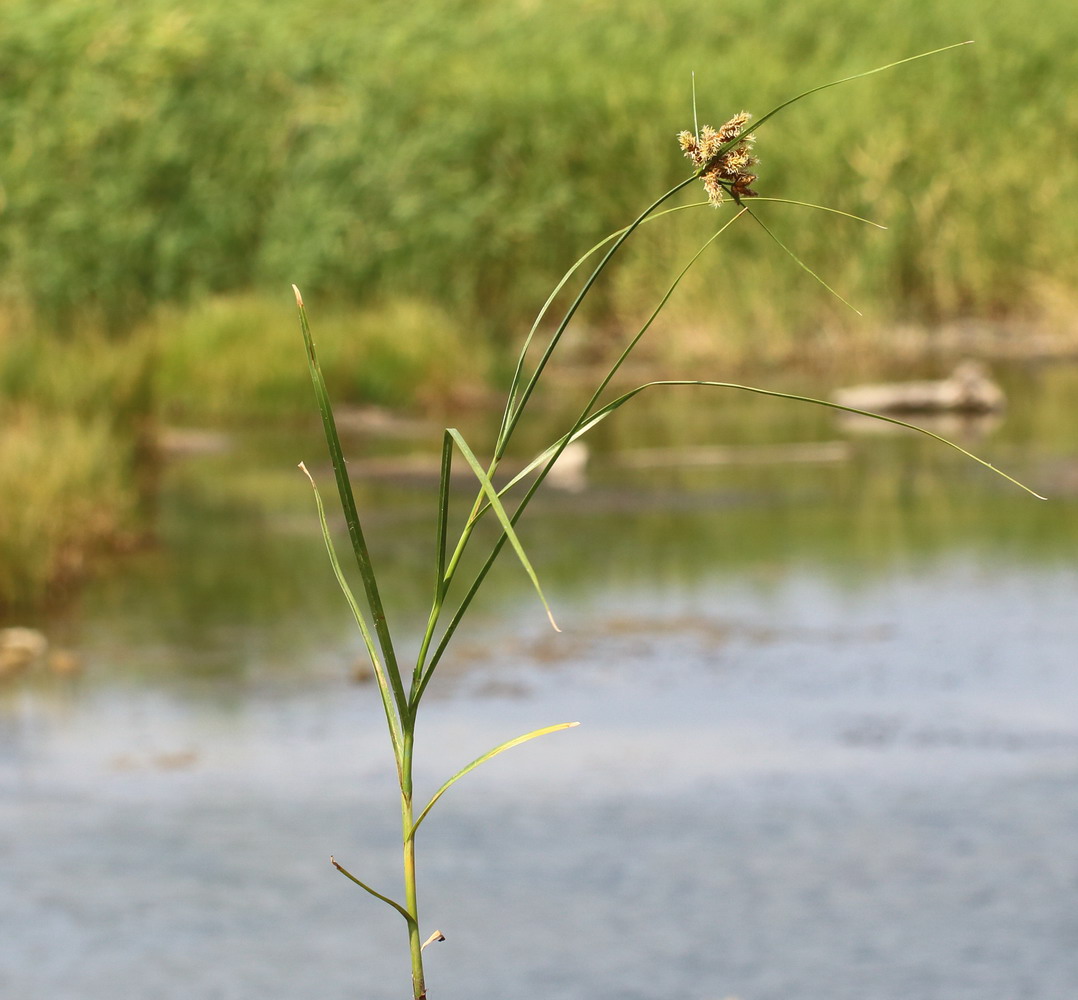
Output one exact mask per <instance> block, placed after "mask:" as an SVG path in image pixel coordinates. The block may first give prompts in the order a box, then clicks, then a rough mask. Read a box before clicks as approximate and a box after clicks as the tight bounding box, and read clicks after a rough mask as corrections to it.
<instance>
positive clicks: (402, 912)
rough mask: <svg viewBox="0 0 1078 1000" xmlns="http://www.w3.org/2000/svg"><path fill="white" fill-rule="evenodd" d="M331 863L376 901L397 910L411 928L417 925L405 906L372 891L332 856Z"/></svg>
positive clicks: (330, 857)
mask: <svg viewBox="0 0 1078 1000" xmlns="http://www.w3.org/2000/svg"><path fill="white" fill-rule="evenodd" d="M329 863H330V864H331V865H333V867H334V868H336V869H337V871H339V872H340V873H341V874H342V875H343V876H344V877H345V878H350V879H351V880H352V881H353V882H355V884H356V885H358V886H359V887H360V888H361V889H366V890H367V892H369V893H370V894H371V895H372V896H373V897H374V898H375V899H380V900H381V901H382V902H383V903H387V904H389V905H390V906H392V907H393V909H394V910H396V911H397V912H398V913H399V914H400V915H401V916H402V917H404V919H405V920H406V921H407V922H408V925H409V926H412V925H414V924H415V922H416V921H415V917H413V916H412V915H411V914H410V913H409V912H408V911H407V910H406V909H405V908H404V907H403V906H401V904H400V903H398V902H397V901H396V900H394V899H390V898H389V897H388V896H383V895H382V894H381V893H380V892H378V891H377V890H375V889H372V888H371V887H370V886H369V885H367V883H366V882H361V881H360V880H359V879H358V878H356V877H355V875H353V874H352V873H351V872H350V871H349V870H348V869H347V868H345V867H344V866H343V865H341V864H338V862H337V860H336V858H334V857H333V855H332V854H331V855H330V856H329Z"/></svg>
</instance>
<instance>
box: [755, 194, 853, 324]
mask: <svg viewBox="0 0 1078 1000" xmlns="http://www.w3.org/2000/svg"><path fill="white" fill-rule="evenodd" d="M748 213H749V215H751V216H752V218H753V220H754V221H755V222H756V224H757V225H758V226H759V227H760V228H761V229H762V230H763V231H764V232H765V233H767V235H768V236H770V237H771V239H773V240H774V241H775V242H776V243H777V244H778V245H779V246H780V247H782V249H783V250H785V251H786V253H787V254H789V256H790V257H792V258H793V260H794V263H795V264H797V266H798V267H800V268H801V269H802V270H803V271H807V272H808V273H809V274H811V275H812V277H814V278H815V279H816V280H817V281H818V282H819V283H820V284H821V285H823V287H824V288H826V289H827V290H828V291H829V292H830V293H831V294H832V295H833V296H834V297H835V298H836V299H838V300H839V302H841V303H842V304H843V305H844V306H848V307H849V308H850V309H852V310H853V311H854V312H855V313H857V315H858V316H860V315H862V313H861V310H860V309H858V308H857V307H856V306H855V305H853V304H852V303H851V302H849V301H847V300H846V299H844V298H843V297H842V296H841V295H839V293H838V292H836V291H835V290H834V289H833V288H832V287H831V286H830V285H829V284H828V283H827V282H826V281H824V280H823V278H821V277H820V276H819V275H818V274H817V273H816V272H815V271H814V270H812V268H811V267H809V266H808V264H806V263H805V262H804V261H803V260H802V259H801V258H800V257H798V256H797V254H795V253H794V252H793V251H792V250H791V249H790V248H789V247H788V246H787V245H786V244H785V243H783V242H782V240H780V239H779V238H778V237H777V236H776V235H775V234H774V233H773V232H772V231H771V230H770V229H769V228H768V227H767V226H766V225H764V223H763V222H762V221H761V220H760V217H759V216H758V215H757V214H756V213H755V212H753V211H752V209H748Z"/></svg>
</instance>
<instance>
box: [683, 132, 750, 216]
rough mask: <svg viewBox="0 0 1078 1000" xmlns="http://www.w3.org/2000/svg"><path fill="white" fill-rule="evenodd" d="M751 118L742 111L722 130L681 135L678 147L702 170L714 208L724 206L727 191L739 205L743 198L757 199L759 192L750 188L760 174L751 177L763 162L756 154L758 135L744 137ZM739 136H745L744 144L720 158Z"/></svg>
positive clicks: (741, 139) (742, 141) (734, 147)
mask: <svg viewBox="0 0 1078 1000" xmlns="http://www.w3.org/2000/svg"><path fill="white" fill-rule="evenodd" d="M751 117H752V115H750V114H749V113H748V112H747V111H742V112H740V114H736V115H734V117H733V118H731V119H730V120H729V121H728V122H727V123H726V124H725V125H723V126H722V128H720V129H714V128H712V127H711V126H710V125H705V126H704V127H703V128H702V129H700V134H699V135H693V134H692V132H680V133H679V134H678V137H677V141H678V145H679V146H681V151H682V152H683V153H684V154H685V155H686V156H687V157H688V158H689V159H690V160H692V162H693V163H694V164H695V165H696V167H697V169H698V170H699V172H700V178H701V180H703V182H704V190H705V191H707V199H708V201H710V202H711V204H712V205H721V204H722V193H723V191H729V192H730V194H731V195H733V198H734V201H736V202H738V203H739V204H740V202H741V199H742V198H755V197H756V192H755V191H753V190H752V188H750V187H749V185H750V184H752V182H753V181H754V180H756V175H755V174H750V173H749V168H750V167H752V166H753V165H755V164H756V163H759V162H760V161H759V160H758V159H757V158H756V157H755V156H754V155H753V153H752V146H753V143H754V142H756V136H754V135H753V134H752V133H751V132H750V133H748V134H746V135H741V133H742V131H743V130H744V128H745V126H746V125H748V123H749V119H750V118H751ZM738 136H740V137H741V138H740V141H739V142H737V144H736V145H734V146H731V147H730V148H729V149H728V150H726V152H725V153H722V154H721V155H720V150H721V149H722V147H723V146H725V145H726V144H727V143H729V142H732V141H733V140H735V139H737V138H738Z"/></svg>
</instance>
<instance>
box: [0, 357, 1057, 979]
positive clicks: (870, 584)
mask: <svg viewBox="0 0 1078 1000" xmlns="http://www.w3.org/2000/svg"><path fill="white" fill-rule="evenodd" d="M1076 381H1078V380H1076V379H1075V375H1074V373H1073V372H1071V371H1067V370H1066V369H1047V370H1032V371H1029V370H1027V371H1015V372H1012V373H1010V374H1009V376H1008V388H1009V389H1010V390H1011V396H1012V399H1013V400H1014V401H1015V402H1014V405H1013V406H1012V409H1011V412H1010V413H1009V414H1008V416H1007V418H1006V419H1005V420H1004V421H1003V423H1002V424H1000V425H999V426H998V427H996V428H995V429H994V430H990V431H987V432H984V435H985V436H984V437H983V438H982V439H981V440H979V441H977V442H976V446H977V448H978V449H979V450H982V451H985V452H987V453H988V454H989V455H990V457H992V459H993V460H995V461H996V462H997V463H998V464H1000V465H1002V466H1005V467H1007V468H1008V469H1009V470H1013V471H1014V472H1015V473H1016V474H1018V475H1020V476H1025V477H1027V478H1029V479H1031V480H1033V484H1034V485H1037V486H1040V487H1042V488H1043V489H1044V490H1045V491H1047V492H1049V493H1052V494H1054V497H1055V499H1053V501H1052V502H1051V503H1050V504H1041V503H1038V502H1037V501H1034V500H1031V499H1027V498H1026V497H1025V496H1023V495H1022V494H1020V493H1019V492H1018V491H1016V490H1014V489H1013V488H1011V487H1009V486H1008V485H1007V484H1006V483H1003V482H1002V481H999V480H995V479H993V478H992V477H991V476H990V475H989V474H988V473H986V472H983V471H982V470H979V469H976V468H974V467H971V466H969V465H967V464H964V463H962V462H961V461H958V460H955V459H954V458H952V456H950V455H947V454H945V453H943V452H942V451H941V450H940V449H939V448H938V447H934V446H926V445H925V444H923V443H922V442H920V441H916V440H913V439H911V438H908V437H899V438H892V437H883V438H879V439H873V440H871V441H868V440H866V439H865V438H862V437H858V436H855V435H853V434H852V433H851V432H849V431H848V430H847V429H845V428H842V427H838V426H836V425H835V424H834V423H833V422H832V421H831V420H830V419H829V418H828V417H827V415H826V414H816V413H811V414H807V413H802V412H799V411H798V412H795V413H794V414H793V415H791V414H790V412H789V411H788V410H787V409H785V408H781V407H777V406H776V405H775V404H770V405H760V404H758V403H753V404H752V405H751V406H749V407H747V408H746V407H743V406H737V407H733V406H728V405H726V404H715V405H714V408H713V409H711V408H705V407H704V406H702V405H701V400H700V399H699V398H695V399H687V400H686V401H684V402H674V403H669V402H668V403H665V404H663V405H662V406H658V405H657V406H655V407H654V408H651V409H647V408H645V409H642V410H640V411H638V415H637V416H635V417H633V418H632V419H631V420H630V422H629V423H628V424H623V425H620V426H619V427H618V428H617V429H616V430H615V429H611V430H610V432H609V433H608V434H606V436H600V437H599V438H598V439H597V440H596V442H595V454H594V456H593V461H592V463H591V466H590V468H589V472H588V476H587V481H586V484H585V486H584V488H583V489H581V490H579V491H576V492H572V491H564V490H563V491H560V492H553V493H551V494H550V495H549V496H548V497H547V499H546V500H545V501H543V502H542V503H541V504H540V505H539V506H538V507H537V509H536V511H535V517H534V518H532V519H531V521H530V522H526V525H525V529H524V533H523V537H524V540H525V543H526V544H528V545H529V547H530V549H531V552H532V554H533V556H534V560H535V562H536V565H537V568H538V569H539V571H540V573H541V574H542V576H543V578H544V582H545V585H546V588H547V591H548V595H549V597H550V598H551V602H552V604H553V606H554V609H555V612H556V614H557V616H558V619H559V622H560V624H561V625H562V628H563V630H564V631H563V633H562V634H561V635H555V634H553V633H552V632H550V631H549V629H548V627H547V626H546V625H545V616H544V615H543V613H542V610H541V608H539V607H538V606H537V604H536V602H535V601H534V598H533V596H532V595H531V594H530V592H529V586H528V583H527V581H526V579H524V577H523V574H522V573H521V572H520V569H519V566H514V565H513V564H512V563H511V562H508V561H507V562H506V563H505V565H504V566H502V567H501V569H500V571H498V575H497V576H496V578H495V580H494V585H493V587H492V589H491V591H490V594H489V596H488V597H487V598H486V599H485V600H484V601H483V602H482V603H481V604H480V605H479V606H477V608H476V613H475V617H474V619H472V624H471V626H470V627H468V628H466V629H465V630H463V631H462V634H461V637H460V643H459V645H458V646H457V648H456V650H455V652H454V653H453V654H452V655H451V656H450V657H449V658H448V659H447V662H446V663H445V666H444V672H443V674H442V675H440V677H439V678H438V679H436V682H435V683H434V685H432V688H431V696H430V699H429V701H428V702H426V703H425V706H424V710H425V713H426V715H425V718H424V720H423V722H422V724H421V730H420V740H421V747H422V748H423V749H422V750H421V752H420V758H419V761H418V771H419V783H420V787H422V788H424V789H426V790H428V791H430V790H433V788H435V787H437V785H438V784H439V783H440V782H441V780H443V779H444V777H446V776H447V774H448V773H449V772H451V770H453V769H454V768H455V767H457V766H459V765H461V764H463V763H465V762H466V761H468V760H470V759H471V758H473V757H475V756H476V755H478V754H479V753H481V752H482V751H484V750H485V749H487V748H488V747H490V746H492V745H494V744H496V743H499V742H501V741H503V740H505V739H507V738H509V737H512V736H514V735H517V734H518V733H520V732H524V731H527V730H529V729H533V728H536V727H538V726H542V725H547V724H550V723H553V722H559V721H569V720H579V721H580V722H581V723H582V725H581V726H580V727H579V728H577V729H574V730H571V731H568V732H564V733H558V734H555V735H552V736H550V737H547V738H545V739H544V740H542V741H537V742H535V743H532V744H529V745H528V746H525V747H521V748H519V749H517V750H514V751H512V753H511V754H507V755H505V756H503V757H501V758H499V759H498V760H497V761H494V762H492V763H491V764H488V765H486V766H485V768H483V769H480V770H479V771H477V772H475V773H474V774H472V775H469V776H468V778H467V779H466V780H465V781H463V782H461V784H460V785H458V786H456V787H455V788H454V789H453V790H452V792H451V793H450V794H448V795H447V796H446V797H445V799H443V800H442V801H441V802H440V803H439V805H438V806H437V807H436V810H435V811H434V812H433V813H432V814H431V817H430V820H429V821H428V823H427V824H425V827H424V830H423V833H422V835H421V842H420V852H421V866H422V878H423V882H424V897H423V901H422V902H423V920H424V924H425V926H426V927H427V928H428V929H430V930H433V928H434V927H439V928H440V929H441V930H443V931H444V933H445V934H446V937H447V941H446V942H445V943H443V944H440V945H437V946H432V947H431V949H429V950H428V952H427V955H428V958H429V979H430V986H431V996H432V997H442V998H446V1000H451V998H461V1000H464V998H469V1000H472V998H475V997H481V996H489V997H506V996H512V995H523V996H534V997H544V998H565V1000H577V998H581V1000H582V998H585V997H587V998H595V997H619V998H630V1000H635V998H640V1000H645V998H646V1000H653V998H658V997H673V996H693V997H700V998H703V1000H711V998H714V1000H722V998H725V997H730V996H736V997H740V998H743V1000H788V998H790V997H794V996H796V997H799V998H801V1000H866V998H881V1000H885V998H891V997H895V998H900V997H901V998H908V997H926V998H927V997H931V998H933V1000H967V998H968V1000H974V998H976V1000H983V998H985V997H987V996H995V997H1019V996H1020V997H1023V998H1045V1000H1049V998H1052V1000H1057V998H1060V997H1066V996H1073V995H1078V947H1076V945H1078V905H1076V903H1075V899H1076V898H1078V841H1076V839H1075V836H1074V831H1075V829H1078V780H1076V779H1078V671H1076V669H1075V654H1074V650H1075V649H1076V648H1078V616H1076V615H1075V613H1074V609H1075V607H1076V601H1078V569H1076V564H1075V560H1074V537H1075V533H1076V526H1078V518H1076V516H1075V515H1076V506H1075V500H1074V497H1075V495H1076V494H1078V476H1076V475H1075V473H1074V471H1073V470H1075V469H1076V468H1078V460H1076V457H1075V456H1076V455H1078V442H1076V440H1075V428H1074V426H1073V422H1071V421H1069V420H1067V419H1066V417H1067V415H1068V413H1069V409H1068V405H1067V400H1069V399H1073V398H1075V397H1074V394H1073V393H1074V390H1075V389H1076V388H1078V385H1076ZM1024 401H1027V402H1024ZM432 441H433V442H437V436H436V434H435V435H433V436H432V437H431V438H430V439H426V438H423V437H421V438H420V439H418V440H417V441H415V442H406V443H405V445H404V447H405V448H406V449H408V450H411V451H412V452H417V453H422V454H426V453H427V452H429V451H430V450H431V442H432ZM715 441H719V442H722V443H724V444H727V445H733V446H740V447H743V448H752V449H757V451H756V452H754V453H750V452H744V453H742V456H741V460H738V458H737V456H736V454H735V455H731V456H727V457H728V459H729V460H728V461H724V462H723V464H720V465H717V466H713V467H704V468H691V469H685V468H682V469H680V471H674V472H671V471H670V470H669V469H667V468H664V467H661V464H657V463H656V462H655V461H651V462H650V463H649V462H646V461H645V462H635V463H634V462H631V461H628V460H626V455H627V454H628V452H629V449H630V448H641V447H643V446H645V445H647V446H648V447H655V446H657V445H658V444H660V443H673V444H675V445H677V446H678V447H682V448H695V447H698V446H701V445H705V444H709V443H713V442H715ZM791 444H824V445H828V446H831V445H835V444H838V445H840V446H841V451H840V452H839V453H837V457H836V456H832V457H831V458H826V457H824V458H821V459H819V460H812V461H790V460H788V459H789V457H790V453H789V452H787V460H784V461H771V460H769V459H768V457H767V454H766V452H761V451H759V449H766V448H769V447H777V446H782V447H783V448H786V447H787V446H789V445H791ZM318 448H319V444H318V440H317V429H316V428H311V430H310V433H306V432H304V433H303V434H283V433H278V432H274V433H273V434H268V435H267V434H250V435H246V436H241V437H240V438H238V439H237V440H236V443H235V446H234V447H233V449H232V450H231V451H228V452H226V453H224V454H216V455H212V454H211V455H202V456H197V457H189V458H186V459H183V460H182V461H177V462H176V463H175V464H174V465H172V466H171V467H170V469H169V471H168V474H167V477H166V479H165V481H164V483H163V490H162V494H161V511H160V515H161V516H160V525H161V545H160V546H159V547H158V548H157V549H156V550H154V551H152V552H149V553H146V554H145V555H143V556H140V557H138V558H137V559H136V560H135V561H134V562H133V563H131V564H128V565H127V567H126V572H125V573H123V574H121V575H116V576H113V577H112V578H110V579H106V580H102V581H101V582H100V583H99V584H97V585H95V587H93V588H92V589H91V590H90V591H89V592H88V593H87V594H86V595H85V598H84V599H83V600H82V601H81V602H80V604H79V605H78V606H77V607H75V608H73V609H70V610H69V611H68V612H67V613H66V614H65V615H63V616H58V617H56V618H54V619H52V620H46V621H44V622H40V623H38V624H42V625H43V626H44V627H46V629H47V630H48V631H49V633H50V636H51V638H53V640H54V641H55V642H57V643H60V644H63V645H67V646H70V647H72V648H74V649H75V650H76V651H77V653H78V655H79V656H80V658H81V660H82V663H83V666H84V672H83V674H82V675H81V676H79V677H78V678H75V679H64V678H55V677H48V676H35V677H31V678H28V679H26V680H25V681H23V682H20V683H18V684H16V685H8V686H7V687H5V688H4V689H2V690H0V855H2V857H3V866H2V869H0V872H2V874H0V899H2V903H3V905H2V906H0V994H2V995H3V996H5V997H8V996H10V997H12V998H19V1000H21V998H24V997H25V998H38V997H48V998H53V997H64V998H71V1000H98V998H104V997H110V998H111V997H115V996H117V995H122V996H124V997H130V998H134V1000H138V998H147V1000H149V998H153V1000H171V998H174V997H175V998H180V997H183V998H185V1000H186V998H190V997H205V998H228V1000H231V998H236V1000H240V998H243V1000H247V998H254V997H258V998H260V1000H275V998H282V1000H283V998H286V997H288V998H295V997H307V996H317V997H321V998H329V1000H335V998H342V1000H343V998H346V997H348V998H352V997H362V998H371V1000H381V998H387V1000H388V998H390V997H401V996H407V995H408V994H407V989H408V972H407V963H406V954H405V951H404V947H403V945H404V929H403V925H402V921H401V920H400V919H399V917H397V916H396V915H395V914H393V913H392V912H391V911H388V910H386V909H384V908H382V907H380V906H379V904H377V903H376V902H375V901H373V900H371V899H370V898H369V897H367V896H365V894H363V893H362V892H360V891H359V890H358V889H356V888H355V887H354V886H352V885H351V884H350V883H348V882H346V881H345V880H344V879H342V878H341V877H340V876H339V875H338V874H336V873H335V872H334V871H333V870H332V869H331V868H330V866H329V863H328V856H329V855H330V854H331V853H332V854H334V855H335V856H336V857H337V858H338V860H340V861H341V862H342V863H343V864H345V865H347V866H348V867H349V868H351V869H352V870H353V871H355V872H356V873H357V874H358V875H360V877H365V878H367V879H368V880H369V881H370V882H372V883H374V884H375V885H377V886H379V887H381V888H382V889H383V890H384V891H388V892H396V890H395V888H394V887H395V886H396V884H397V877H398V876H397V873H396V872H397V848H396V846H395V844H394V841H395V839H396V838H397V836H398V832H397V829H396V826H397V819H396V806H395V803H394V800H393V784H392V777H391V774H390V770H391V766H390V763H389V756H388V748H387V746H386V739H385V737H384V735H383V733H382V730H381V725H382V723H381V722H380V720H379V716H380V709H379V707H378V705H377V700H376V696H375V692H374V689H373V687H372V686H370V685H369V684H357V683H355V682H354V681H353V680H352V673H353V664H354V663H355V661H356V660H357V658H358V656H359V652H360V646H359V643H358V642H357V640H356V637H355V636H354V634H353V633H352V631H351V630H350V628H349V624H348V615H347V609H346V608H345V607H344V605H343V603H342V602H341V600H340V598H339V596H338V595H337V594H336V593H335V591H334V585H333V581H332V579H331V578H330V575H329V572H328V569H327V567H326V565H325V561H324V553H323V552H322V551H321V549H320V542H319V538H318V533H317V524H316V522H315V521H314V519H313V514H312V511H311V509H310V494H309V488H308V487H306V485H305V483H304V482H303V481H302V480H301V479H300V478H299V477H298V474H297V473H296V472H295V470H294V465H295V462H297V461H299V460H300V459H305V460H307V461H308V462H309V463H310V464H311V465H312V467H316V466H318V464H319V459H318V455H319V451H318ZM351 448H352V449H353V454H354V459H353V461H354V464H356V465H357V466H358V465H360V464H361V462H362V460H363V459H364V457H366V456H370V455H374V454H377V453H381V452H385V451H387V450H399V449H400V448H401V445H400V443H399V442H398V443H396V444H394V445H392V446H390V445H387V444H385V443H380V442H376V441H369V440H364V439H362V438H357V439H356V440H354V441H353V442H352V445H351ZM686 454H687V453H686ZM775 454H776V455H777V454H778V452H776V453H775ZM822 454H826V452H824V453H822ZM320 478H321V479H322V481H323V482H325V483H327V484H328V476H326V474H325V469H324V468H323V469H322V470H321V477H320ZM359 495H360V503H361V505H362V506H363V508H364V509H365V510H367V511H368V512H369V514H368V521H367V523H368V534H369V535H370V537H371V540H372V546H373V547H374V549H375V550H376V558H378V559H379V562H380V564H381V565H383V566H385V567H386V572H387V591H388V599H389V605H390V614H391V616H393V617H394V618H395V620H399V621H401V622H406V621H420V620H422V618H423V617H424V615H425V608H424V604H425V602H426V600H427V599H428V596H429V590H430V581H429V580H428V578H427V577H428V570H427V566H426V562H425V558H426V547H427V545H428V543H429V539H430V537H431V531H432V521H431V515H432V510H431V507H432V499H431V496H430V493H429V483H427V482H425V480H424V477H423V476H422V475H410V476H406V477H388V478H383V477H378V478H372V480H371V481H369V482H368V481H364V484H363V485H362V486H361V488H360V490H359ZM406 631H407V630H406ZM409 638H410V641H411V642H412V643H414V638H415V636H414V633H412V634H411V635H410V637H409Z"/></svg>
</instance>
